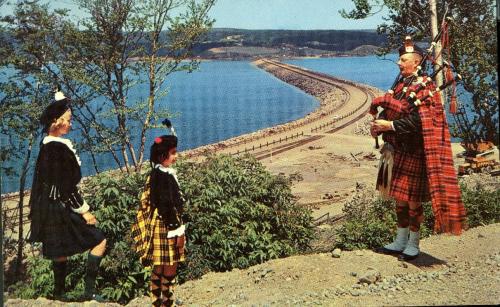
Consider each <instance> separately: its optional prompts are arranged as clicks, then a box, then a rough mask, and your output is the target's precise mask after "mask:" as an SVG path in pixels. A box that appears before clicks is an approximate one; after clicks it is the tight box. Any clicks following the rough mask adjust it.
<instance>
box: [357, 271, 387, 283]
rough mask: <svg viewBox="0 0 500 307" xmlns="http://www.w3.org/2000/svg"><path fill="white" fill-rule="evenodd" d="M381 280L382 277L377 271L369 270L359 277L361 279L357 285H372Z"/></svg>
mask: <svg viewBox="0 0 500 307" xmlns="http://www.w3.org/2000/svg"><path fill="white" fill-rule="evenodd" d="M381 278H382V275H381V274H380V272H379V271H377V270H373V269H371V270H368V271H367V272H366V273H364V274H363V275H361V277H360V278H359V279H358V283H367V284H373V283H376V282H377V281H379V280H380V279H381Z"/></svg>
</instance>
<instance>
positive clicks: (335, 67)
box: [286, 54, 472, 142]
mask: <svg viewBox="0 0 500 307" xmlns="http://www.w3.org/2000/svg"><path fill="white" fill-rule="evenodd" d="M397 61H398V55H397V54H389V55H387V56H386V57H385V58H381V57H377V56H365V57H340V58H319V59H299V60H289V61H286V62H287V63H289V64H293V65H297V66H300V67H305V68H308V69H310V70H313V71H318V72H322V73H326V74H329V75H332V76H336V77H340V78H343V79H347V80H352V81H356V82H361V83H365V84H369V85H371V86H375V87H377V88H379V89H381V90H383V91H387V90H388V89H390V88H391V86H392V84H393V82H394V79H395V78H396V76H397V75H398V74H399V67H398V65H397V64H396V63H397ZM457 94H458V99H459V101H462V102H467V101H471V99H472V95H471V94H470V93H468V92H466V91H465V90H464V89H463V87H462V86H461V85H458V86H457ZM445 110H446V112H447V113H446V115H447V119H448V123H450V124H453V123H454V122H455V121H454V119H453V116H452V115H451V114H449V112H448V109H447V107H446V108H445ZM468 116H469V117H471V116H472V114H468ZM451 141H452V142H460V141H461V139H460V138H454V137H452V138H451Z"/></svg>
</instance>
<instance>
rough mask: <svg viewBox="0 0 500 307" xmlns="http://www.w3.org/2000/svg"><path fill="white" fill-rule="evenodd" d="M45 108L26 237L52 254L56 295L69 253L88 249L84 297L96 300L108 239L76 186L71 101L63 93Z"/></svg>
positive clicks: (62, 285) (59, 292)
mask: <svg viewBox="0 0 500 307" xmlns="http://www.w3.org/2000/svg"><path fill="white" fill-rule="evenodd" d="M55 98H56V101H55V102H54V103H52V104H50V105H49V106H48V107H47V108H46V109H45V111H44V112H43V114H42V116H41V118H40V122H41V124H42V125H43V127H44V132H45V133H47V136H46V137H44V139H43V141H42V143H41V145H40V153H39V154H38V159H37V162H36V167H35V173H34V176H33V185H32V189H31V196H30V202H29V205H30V215H29V217H30V219H31V226H30V227H31V233H30V237H29V239H28V240H29V241H30V242H42V254H43V256H44V257H46V258H49V259H52V261H53V270H54V296H55V297H56V298H61V297H62V296H63V295H64V292H65V278H66V262H67V257H69V256H72V255H75V254H79V253H83V252H85V251H87V250H90V252H89V255H88V261H87V272H86V273H87V274H86V276H85V297H84V299H99V297H98V296H96V295H95V293H94V291H95V290H94V288H95V280H96V277H97V273H98V269H99V264H100V262H101V259H102V256H103V254H104V251H105V249H106V239H105V238H104V235H103V234H102V232H101V231H99V230H98V229H97V228H96V227H95V224H96V223H97V220H96V218H95V217H94V215H92V213H90V211H89V206H88V205H87V202H86V201H85V200H84V199H83V197H82V195H81V193H80V192H79V190H78V187H77V185H78V183H79V182H80V179H81V171H80V164H81V162H80V158H79V157H78V155H77V154H76V151H75V149H74V148H73V144H72V143H71V141H70V140H69V139H64V138H62V136H63V135H65V134H67V133H68V132H69V130H70V128H71V109H70V105H69V104H70V101H69V99H68V98H66V97H64V94H63V93H61V92H57V93H56V96H55Z"/></svg>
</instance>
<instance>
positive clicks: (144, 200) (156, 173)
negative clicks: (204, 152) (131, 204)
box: [132, 120, 185, 306]
mask: <svg viewBox="0 0 500 307" xmlns="http://www.w3.org/2000/svg"><path fill="white" fill-rule="evenodd" d="M166 121H168V120H166ZM168 123H169V122H168ZM167 126H168V125H167ZM171 130H172V132H173V128H171ZM176 159H177V137H176V136H175V135H163V136H160V137H157V138H156V139H155V141H154V143H153V145H152V146H151V156H150V163H151V168H152V170H151V174H150V176H149V180H148V182H147V183H146V186H145V189H144V192H143V194H142V196H141V205H140V208H139V210H138V212H137V221H136V223H135V224H134V225H133V227H132V235H133V237H134V240H135V242H136V250H137V251H138V253H139V255H140V257H141V262H142V264H143V265H145V266H151V267H152V271H151V287H150V290H151V298H152V303H153V306H173V305H174V285H175V283H176V272H177V264H178V263H180V262H183V261H184V259H185V258H184V245H185V235H184V231H185V226H184V224H183V222H182V210H183V199H182V196H181V193H180V188H179V181H178V179H177V175H176V170H175V169H173V168H172V167H171V165H172V164H173V163H174V162H175V160H176Z"/></svg>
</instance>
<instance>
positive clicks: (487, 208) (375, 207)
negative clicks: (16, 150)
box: [334, 183, 500, 250]
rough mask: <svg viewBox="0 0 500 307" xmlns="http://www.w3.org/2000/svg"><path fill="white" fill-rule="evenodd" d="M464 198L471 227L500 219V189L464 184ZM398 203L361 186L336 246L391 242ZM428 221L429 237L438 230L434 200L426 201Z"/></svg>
mask: <svg viewBox="0 0 500 307" xmlns="http://www.w3.org/2000/svg"><path fill="white" fill-rule="evenodd" d="M460 187H461V192H462V200H463V202H464V206H465V209H466V212H467V224H468V226H469V227H477V226H480V225H486V224H491V223H498V222H500V190H498V189H489V188H487V187H485V186H484V185H481V184H480V183H478V184H475V185H473V186H472V185H466V184H464V183H461V185H460ZM395 205H396V204H395V202H393V201H389V200H381V199H379V198H377V197H376V196H374V193H373V192H372V190H371V189H367V188H366V187H364V186H360V187H358V189H357V191H356V194H355V195H354V197H352V199H351V200H349V201H348V202H347V203H346V204H345V205H344V214H345V222H344V223H343V224H342V226H340V227H339V229H337V231H336V235H337V238H336V241H335V244H334V247H339V248H342V249H346V250H354V249H365V248H376V247H379V246H382V245H384V244H386V243H388V242H391V241H392V239H393V238H394V236H395V232H396V228H397V223H396V214H395V210H394V209H395ZM423 206H424V221H423V223H422V225H421V227H420V232H421V237H422V238H424V237H428V236H430V235H431V234H432V232H433V229H434V215H433V213H432V205H431V203H424V204H423Z"/></svg>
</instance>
